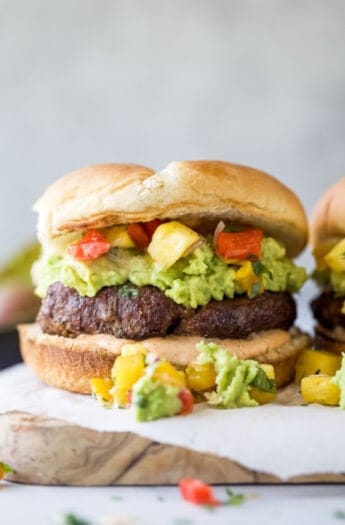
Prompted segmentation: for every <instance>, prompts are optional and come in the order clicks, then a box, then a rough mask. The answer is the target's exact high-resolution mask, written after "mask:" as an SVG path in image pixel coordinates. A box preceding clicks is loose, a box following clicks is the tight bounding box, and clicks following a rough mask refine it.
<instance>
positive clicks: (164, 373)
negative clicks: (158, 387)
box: [152, 361, 186, 388]
mask: <svg viewBox="0 0 345 525" xmlns="http://www.w3.org/2000/svg"><path fill="white" fill-rule="evenodd" d="M152 379H154V380H156V381H159V382H160V383H163V384H164V385H170V386H176V387H179V388H186V377H185V375H184V372H182V371H181V370H177V369H176V368H175V367H174V366H173V365H172V364H171V363H169V362H168V361H160V362H159V363H158V364H157V365H156V367H155V370H154V373H153V375H152Z"/></svg>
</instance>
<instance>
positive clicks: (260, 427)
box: [0, 365, 345, 479]
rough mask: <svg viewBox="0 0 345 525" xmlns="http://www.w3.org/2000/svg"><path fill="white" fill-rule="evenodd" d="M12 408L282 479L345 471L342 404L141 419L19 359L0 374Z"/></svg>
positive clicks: (0, 399)
mask: <svg viewBox="0 0 345 525" xmlns="http://www.w3.org/2000/svg"><path fill="white" fill-rule="evenodd" d="M285 396H286V394H285ZM286 399H289V400H290V399H291V396H290V395H287V397H286ZM281 400H282V396H281ZM13 410H15V411H25V412H29V413H31V414H34V415H44V416H48V417H54V418H58V419H62V420H64V421H68V422H70V423H75V424H77V425H80V426H83V427H87V428H91V429H94V430H99V431H109V432H111V431H130V432H134V433H136V434H139V435H141V436H144V437H147V438H151V439H153V440H155V441H159V442H161V443H168V444H172V445H179V446H183V447H187V448H190V449H193V450H197V451H199V452H208V453H212V454H216V455H219V456H223V457H227V458H229V459H231V460H234V461H237V462H239V463H241V464H242V465H243V466H245V467H247V468H249V469H252V470H258V471H262V472H267V473H270V474H275V475H277V476H279V477H281V478H282V479H287V478H288V477H291V476H295V475H300V474H314V473H323V472H332V473H341V472H345V447H344V439H345V412H343V411H341V410H340V409H339V408H337V407H336V408H330V407H324V406H318V405H310V406H300V405H299V406H284V405H281V404H270V405H265V406H261V407H257V408H242V409H238V410H217V409H212V408H209V407H207V406H206V405H205V404H201V405H197V406H196V408H195V411H194V412H193V414H191V415H188V416H178V417H173V418H167V419H161V420H159V421H155V422H152V423H137V422H136V421H135V420H134V417H133V413H132V411H131V410H119V409H104V408H103V407H102V406H100V405H99V404H98V403H97V402H96V401H94V400H93V399H92V397H91V396H83V395H79V394H71V393H69V392H65V391H63V390H58V389H56V388H52V387H48V386H46V385H43V384H42V383H41V382H40V381H39V380H38V379H36V377H34V375H33V374H32V373H31V372H30V371H29V370H28V369H27V367H26V366H25V365H16V366H14V367H12V368H10V369H7V370H5V371H3V372H1V373H0V413H6V412H8V411H13Z"/></svg>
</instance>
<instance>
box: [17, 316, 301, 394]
mask: <svg viewBox="0 0 345 525" xmlns="http://www.w3.org/2000/svg"><path fill="white" fill-rule="evenodd" d="M18 330H19V337H20V347H21V353H22V357H23V359H24V361H25V362H26V363H27V365H28V366H29V367H30V368H31V370H32V371H33V372H34V373H35V374H36V375H37V376H38V377H39V378H40V379H42V381H44V382H45V383H47V384H48V385H52V386H56V387H58V388H63V389H65V390H69V391H71V392H78V393H80V394H89V393H90V378H91V377H95V376H101V377H109V376H110V371H111V368H112V366H113V364H114V360H115V358H116V356H118V355H119V354H120V353H121V348H122V346H123V345H124V344H126V343H133V342H134V341H131V340H128V339H118V338H116V337H114V336H112V335H106V334H95V335H87V334H82V335H79V336H78V337H76V338H74V339H71V338H68V337H61V336H58V335H49V334H45V333H43V332H42V331H41V329H40V327H39V325H38V324H24V325H20V326H19V327H18ZM200 340H201V338H200V337H196V336H173V335H171V336H168V337H164V338H160V337H154V338H151V339H144V340H143V341H141V343H142V344H143V345H144V346H145V347H146V348H147V350H148V351H149V352H151V351H152V352H154V353H155V354H157V356H158V357H160V358H163V359H167V360H168V361H170V362H171V363H172V364H174V365H175V366H177V367H180V368H183V367H186V366H187V365H188V364H189V363H191V362H192V361H195V359H196V358H197V357H198V354H199V352H198V350H197V349H196V344H197V343H199V341H200ZM202 340H203V341H205V342H211V341H212V342H215V343H218V344H219V345H220V346H221V347H223V348H225V349H226V350H228V351H229V352H230V353H231V354H233V355H236V356H237V357H238V358H239V359H256V360H257V361H258V362H259V363H270V364H272V365H273V366H274V370H275V378H276V383H277V386H283V385H285V384H287V383H289V382H290V381H291V379H292V378H293V376H294V372H295V362H296V359H297V357H298V354H299V353H300V352H301V350H303V349H304V348H306V347H307V346H308V345H309V343H310V339H309V336H307V335H306V334H303V333H302V332H300V331H299V330H298V329H296V328H292V329H290V331H289V332H287V331H285V330H268V331H265V332H258V333H256V334H252V335H251V336H249V337H248V338H246V339H205V338H204V339H202Z"/></svg>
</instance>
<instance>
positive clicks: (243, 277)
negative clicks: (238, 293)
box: [235, 261, 260, 293]
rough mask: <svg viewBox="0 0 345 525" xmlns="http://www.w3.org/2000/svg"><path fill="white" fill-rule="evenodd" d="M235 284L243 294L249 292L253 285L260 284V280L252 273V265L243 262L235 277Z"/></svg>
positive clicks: (248, 262)
mask: <svg viewBox="0 0 345 525" xmlns="http://www.w3.org/2000/svg"><path fill="white" fill-rule="evenodd" d="M235 278H236V281H237V283H238V284H239V285H240V287H241V288H242V290H243V291H244V292H247V293H248V292H249V291H250V289H251V288H252V286H253V284H255V283H260V278H259V277H258V276H257V275H256V274H255V273H254V270H253V266H252V263H251V262H250V261H244V262H242V263H241V267H240V268H239V269H238V270H237V272H236V275H235Z"/></svg>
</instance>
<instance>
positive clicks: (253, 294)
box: [248, 282, 261, 299]
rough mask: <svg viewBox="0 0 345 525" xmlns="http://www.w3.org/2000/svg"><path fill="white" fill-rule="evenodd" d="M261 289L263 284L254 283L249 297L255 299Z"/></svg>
mask: <svg viewBox="0 0 345 525" xmlns="http://www.w3.org/2000/svg"><path fill="white" fill-rule="evenodd" d="M260 291H261V284H260V283H258V282H257V283H254V284H252V286H251V288H250V291H249V294H248V295H249V297H250V299H254V297H256V296H257V295H259V293H260Z"/></svg>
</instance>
